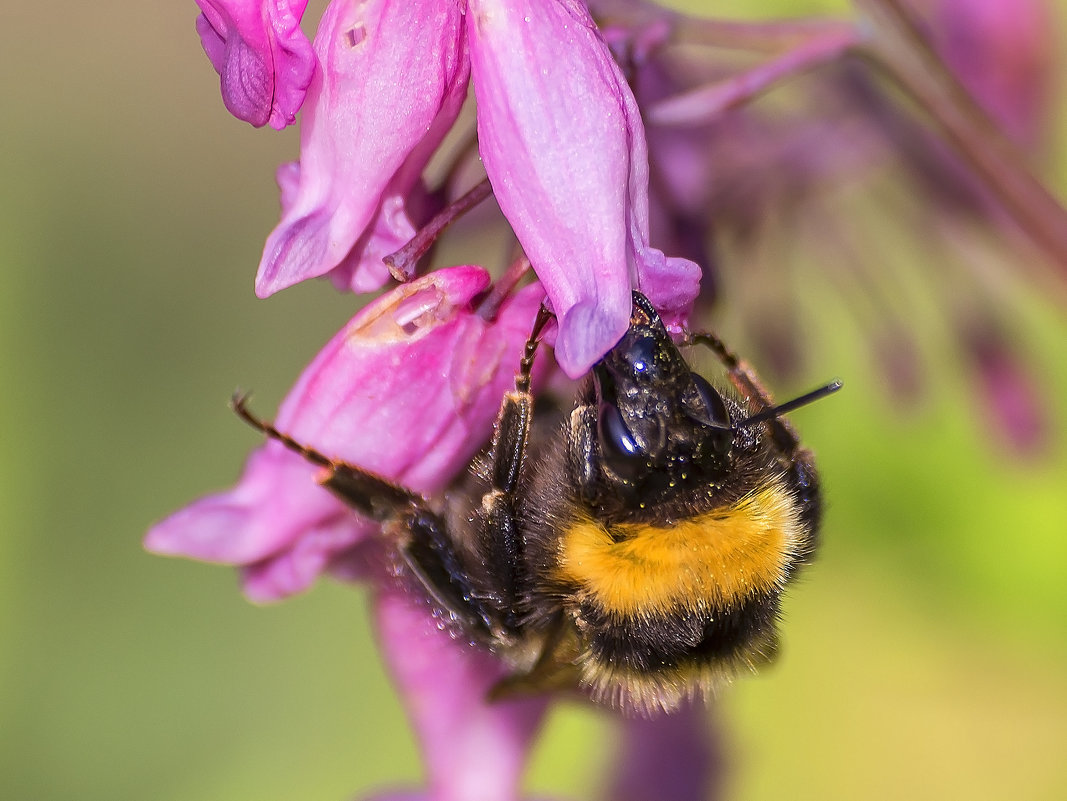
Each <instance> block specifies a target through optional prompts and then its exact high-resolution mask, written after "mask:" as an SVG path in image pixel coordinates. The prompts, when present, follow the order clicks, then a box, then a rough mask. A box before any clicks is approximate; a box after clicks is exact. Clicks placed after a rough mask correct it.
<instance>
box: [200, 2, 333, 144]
mask: <svg viewBox="0 0 1067 801" xmlns="http://www.w3.org/2000/svg"><path fill="white" fill-rule="evenodd" d="M196 1H197V5H198V6H200V8H201V11H202V13H201V14H200V16H199V17H197V19H196V30H197V32H198V33H199V34H200V40H201V42H202V43H203V45H204V51H205V52H206V53H207V56H208V58H209V59H210V61H211V64H212V66H214V67H215V71H216V72H218V73H219V76H220V78H221V84H222V101H223V103H225V104H226V108H227V109H229V111H230V113H231V114H233V115H234V116H235V117H237V118H238V119H241V120H245V121H246V122H249V123H251V124H252V125H254V126H256V127H257V128H258V127H260V126H262V125H266V124H267V123H268V122H269V123H270V125H271V127H273V128H277V129H278V130H281V129H282V128H284V127H285V126H287V125H290V124H292V122H293V121H294V120H295V119H296V113H297V111H299V110H300V106H301V104H302V103H303V102H304V95H305V93H306V92H307V88H308V84H309V83H311V77H312V75H313V74H314V72H315V54H314V52H312V49H311V43H310V42H309V41H308V40H307V37H306V36H304V33H303V31H301V30H300V19H301V17H303V15H304V9H305V8H306V6H307V0H295V1H294V2H288V0H267V1H266V2H264V1H263V0H259V1H258V2H256V0H196Z"/></svg>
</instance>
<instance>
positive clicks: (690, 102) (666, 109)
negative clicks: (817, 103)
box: [647, 25, 862, 125]
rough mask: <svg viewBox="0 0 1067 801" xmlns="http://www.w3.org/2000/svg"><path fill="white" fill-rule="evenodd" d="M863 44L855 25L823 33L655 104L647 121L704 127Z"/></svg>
mask: <svg viewBox="0 0 1067 801" xmlns="http://www.w3.org/2000/svg"><path fill="white" fill-rule="evenodd" d="M861 44H862V39H861V36H860V33H859V32H858V30H857V29H856V28H855V27H854V26H852V25H846V26H835V27H834V28H833V29H831V30H827V31H820V32H819V33H817V34H815V35H813V36H810V37H809V38H808V39H807V40H805V41H803V42H802V43H800V44H798V45H797V46H795V47H793V48H792V49H791V50H787V51H786V52H784V53H782V54H781V55H779V56H778V57H776V58H772V59H770V60H769V61H765V62H764V63H762V64H760V65H758V66H756V67H753V68H752V69H750V70H747V71H746V72H742V73H740V74H739V75H735V76H734V77H732V78H728V79H726V80H723V81H718V82H716V83H713V84H711V85H708V86H702V87H700V88H698V89H694V90H692V91H690V92H684V93H682V94H679V95H675V96H674V97H670V98H668V99H666V100H663V101H661V102H659V103H656V104H654V105H653V106H651V107H650V108H649V109H648V113H647V119H648V122H649V123H650V124H654V125H702V124H704V123H706V122H709V121H710V120H712V119H714V118H715V117H716V116H717V115H719V114H721V113H722V112H723V111H726V110H728V109H731V108H735V107H737V106H740V105H744V104H745V103H748V102H750V101H752V100H753V99H754V98H756V97H757V96H758V95H760V94H762V93H764V92H766V91H768V90H769V89H772V88H773V87H774V86H776V85H777V84H779V83H781V82H782V81H784V80H787V79H789V78H792V77H794V76H795V75H798V74H800V73H802V72H805V71H806V70H809V69H813V68H815V67H818V66H821V65H823V64H827V63H830V62H832V61H836V60H838V59H839V58H841V57H842V56H843V55H844V54H845V53H847V52H849V51H851V50H853V49H854V48H856V47H858V46H859V45H861Z"/></svg>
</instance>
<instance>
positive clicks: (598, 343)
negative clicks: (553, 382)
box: [556, 298, 630, 378]
mask: <svg viewBox="0 0 1067 801" xmlns="http://www.w3.org/2000/svg"><path fill="white" fill-rule="evenodd" d="M627 299H629V298H627ZM629 324H630V310H629V306H628V305H627V306H626V307H625V308H622V309H614V308H609V307H607V306H604V305H601V304H598V303H597V302H596V301H594V300H582V301H579V302H578V303H576V304H574V305H573V306H571V307H570V308H569V309H567V310H566V311H565V312H563V313H562V314H561V315H560V316H559V333H558V334H557V335H556V361H557V362H558V363H559V366H560V368H561V369H562V370H563V372H564V373H566V374H567V375H568V376H569V377H570V378H581V377H582V376H583V375H585V374H586V373H587V372H589V369H590V368H591V367H592V366H593V365H594V364H595V363H596V362H597V361H599V360H600V358H601V357H602V356H603V355H604V354H605V353H607V352H608V351H609V350H611V348H612V346H614V345H615V343H616V342H618V341H619V340H620V339H621V338H622V335H623V334H625V333H626V329H627V327H628V326H629Z"/></svg>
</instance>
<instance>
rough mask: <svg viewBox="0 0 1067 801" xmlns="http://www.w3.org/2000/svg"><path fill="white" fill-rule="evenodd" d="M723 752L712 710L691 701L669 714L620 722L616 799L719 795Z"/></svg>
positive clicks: (673, 800) (612, 786) (685, 800)
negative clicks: (710, 717) (710, 716)
mask: <svg viewBox="0 0 1067 801" xmlns="http://www.w3.org/2000/svg"><path fill="white" fill-rule="evenodd" d="M721 790H722V756H721V754H720V752H719V744H718V742H717V741H716V738H715V737H714V736H713V732H712V728H711V721H710V719H709V713H708V710H707V709H706V708H705V706H704V705H703V704H701V703H690V704H687V705H685V706H683V707H682V708H681V709H678V710H677V711H675V712H673V713H672V714H670V715H660V716H658V717H654V718H650V719H648V718H627V719H624V720H622V721H621V742H620V743H619V754H618V757H617V763H616V766H615V769H614V770H613V772H612V774H611V777H610V781H609V784H608V792H607V793H606V794H605V797H606V798H609V799H611V801H645V799H648V798H655V799H657V801H693V799H698V798H699V799H705V800H706V801H711V799H715V798H720V797H721Z"/></svg>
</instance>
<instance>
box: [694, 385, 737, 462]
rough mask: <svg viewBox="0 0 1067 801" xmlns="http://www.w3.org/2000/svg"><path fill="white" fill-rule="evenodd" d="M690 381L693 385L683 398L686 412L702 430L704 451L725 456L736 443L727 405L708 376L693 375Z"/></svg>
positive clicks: (709, 454) (702, 448)
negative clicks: (706, 378)
mask: <svg viewBox="0 0 1067 801" xmlns="http://www.w3.org/2000/svg"><path fill="white" fill-rule="evenodd" d="M689 377H690V378H691V379H692V385H691V388H689V389H687V390H686V391H685V392H684V393H683V394H682V408H683V409H685V413H686V416H687V417H689V419H690V420H693V421H694V422H697V423H700V424H701V426H702V430H701V434H702V437H701V443H700V444H701V447H700V450H701V451H705V453H706V455H708V456H723V455H725V454H726V453H728V452H729V451H730V446H731V445H732V444H733V441H734V429H733V424H732V423H731V421H730V412H729V411H728V410H727V408H726V402H725V401H724V400H723V399H722V395H720V394H719V393H718V392H716V391H715V388H714V387H712V386H711V384H709V383H708V382H707V380H705V378H704V376H702V375H698V374H697V373H690V374H689ZM698 458H699V454H698Z"/></svg>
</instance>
